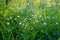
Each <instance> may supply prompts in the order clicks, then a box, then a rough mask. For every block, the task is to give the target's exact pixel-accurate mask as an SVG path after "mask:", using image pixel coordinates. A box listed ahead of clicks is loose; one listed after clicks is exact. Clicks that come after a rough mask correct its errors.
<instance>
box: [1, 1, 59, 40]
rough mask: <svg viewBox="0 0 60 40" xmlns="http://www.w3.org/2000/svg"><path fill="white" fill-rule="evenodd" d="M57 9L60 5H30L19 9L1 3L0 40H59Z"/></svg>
mask: <svg viewBox="0 0 60 40" xmlns="http://www.w3.org/2000/svg"><path fill="white" fill-rule="evenodd" d="M18 4H19V3H18ZM16 5H17V4H16ZM23 6H24V5H23ZM59 8H60V5H55V6H51V7H46V5H45V4H41V5H40V4H38V5H37V6H36V5H34V4H33V3H31V4H29V5H26V6H24V7H22V9H21V8H19V7H17V6H15V5H5V4H4V1H2V2H1V3H0V40H59V39H60V9H59Z"/></svg>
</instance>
